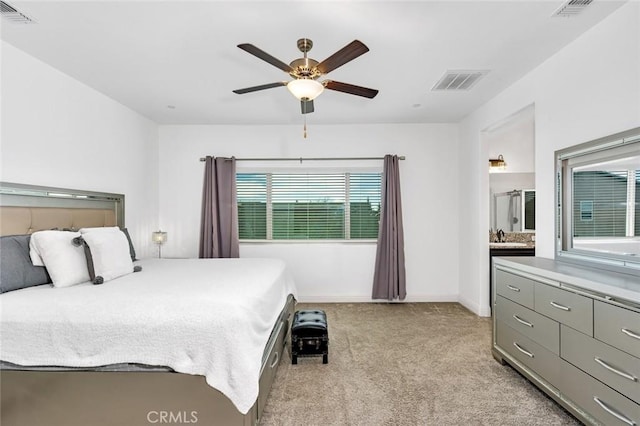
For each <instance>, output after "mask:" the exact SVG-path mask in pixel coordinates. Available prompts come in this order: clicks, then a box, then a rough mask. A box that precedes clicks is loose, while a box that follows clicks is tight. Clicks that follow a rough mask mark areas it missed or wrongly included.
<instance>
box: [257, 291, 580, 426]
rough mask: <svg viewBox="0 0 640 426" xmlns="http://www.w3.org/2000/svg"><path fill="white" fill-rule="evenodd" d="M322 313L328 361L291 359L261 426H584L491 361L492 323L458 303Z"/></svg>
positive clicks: (350, 307)
mask: <svg viewBox="0 0 640 426" xmlns="http://www.w3.org/2000/svg"><path fill="white" fill-rule="evenodd" d="M297 309H323V310H325V311H326V313H327V318H328V322H329V341H330V343H329V363H328V364H326V365H323V364H322V358H321V357H313V358H299V360H298V364H297V365H292V364H291V359H290V356H289V355H288V354H286V355H285V357H284V359H283V360H282V363H281V364H280V367H279V369H278V373H277V376H276V379H275V381H274V384H273V387H272V389H271V394H270V396H269V400H268V402H267V405H266V406H265V410H264V413H263V416H262V421H261V423H260V424H261V425H262V426H269V425H277V426H285V425H545V426H547V425H579V424H580V422H578V421H577V420H576V419H575V418H574V417H572V416H571V415H570V414H569V413H568V412H566V411H565V410H564V409H563V408H562V407H560V406H559V405H558V404H556V403H555V402H554V401H552V400H551V399H549V398H548V397H547V396H546V395H544V394H543V393H542V392H541V391H539V390H538V389H537V388H536V387H535V386H533V385H532V384H531V383H530V382H528V381H527V380H526V379H525V378H524V377H522V376H521V375H519V374H518V373H517V372H516V371H515V370H513V369H512V368H511V367H509V366H507V365H500V364H499V363H498V362H497V361H495V359H494V358H493V357H492V355H491V319H490V318H480V317H478V316H476V315H474V314H473V313H471V312H469V311H468V310H466V309H465V308H464V307H462V306H461V305H459V304H457V303H403V304H386V303H381V304H378V303H362V304H314V305H308V304H298V306H297Z"/></svg>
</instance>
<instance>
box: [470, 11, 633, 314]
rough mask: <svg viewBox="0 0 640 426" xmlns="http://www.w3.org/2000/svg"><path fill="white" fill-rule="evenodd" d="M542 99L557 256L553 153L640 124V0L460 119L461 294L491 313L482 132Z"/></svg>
mask: <svg viewBox="0 0 640 426" xmlns="http://www.w3.org/2000/svg"><path fill="white" fill-rule="evenodd" d="M532 103H534V104H535V137H536V141H535V173H536V191H537V192H536V255H537V256H542V257H547V258H553V257H554V204H553V198H554V152H555V151H556V150H558V149H561V148H565V147H568V146H571V145H575V144H578V143H582V142H586V141H589V140H592V139H596V138H598V137H602V136H605V135H608V134H612V133H616V132H620V131H623V130H627V129H630V128H634V127H637V126H639V125H640V3H639V2H629V3H627V4H625V5H624V6H622V7H621V8H620V9H618V10H616V11H615V12H614V13H613V14H612V15H611V16H609V17H608V18H607V19H605V20H603V21H602V22H601V23H599V24H598V25H596V26H595V27H594V28H592V29H590V30H589V31H588V32H586V33H585V34H583V35H582V36H581V37H579V38H578V39H576V40H575V41H574V42H572V43H571V44H569V45H568V46H567V47H566V48H564V49H563V50H562V51H560V52H558V53H557V54H556V55H555V56H553V57H552V58H550V59H548V60H547V61H546V62H545V63H543V64H542V65H540V66H539V67H538V68H536V69H535V70H533V71H532V72H530V73H529V74H527V75H526V76H525V77H524V78H522V79H521V80H520V81H518V82H517V83H515V84H514V85H512V86H511V87H509V88H508V89H507V90H505V91H504V92H502V93H501V94H500V95H498V96H497V97H495V98H494V99H492V100H491V101H490V102H488V103H487V104H485V105H483V106H482V107H481V108H479V109H478V110H476V111H475V112H474V113H473V114H471V115H469V116H468V117H467V118H466V119H465V120H464V121H463V122H461V124H460V129H459V130H460V140H461V148H460V153H461V156H460V161H461V169H462V171H463V175H462V176H461V179H460V208H461V212H462V213H461V218H460V231H461V232H460V236H461V238H460V242H459V244H460V247H461V250H460V263H461V264H465V265H466V267H465V268H464V269H463V270H462V272H461V276H460V300H461V301H462V302H463V303H464V304H465V306H467V307H469V308H470V309H472V310H473V311H474V312H476V313H479V314H481V315H488V314H489V290H488V289H489V282H488V277H489V263H488V261H487V259H488V253H489V248H488V243H487V238H486V224H487V223H489V204H488V202H489V198H488V197H487V196H486V194H487V193H488V191H489V190H488V188H489V186H488V185H489V179H488V175H489V174H488V171H487V167H486V162H487V158H488V155H489V148H488V143H487V141H486V139H485V138H484V137H483V136H482V134H481V133H482V131H483V130H485V129H487V128H489V127H490V126H492V125H493V124H494V123H497V122H499V121H500V120H502V119H504V118H505V117H508V116H509V115H511V114H513V113H514V112H516V111H519V110H520V109H522V108H524V107H525V106H527V105H530V104H532Z"/></svg>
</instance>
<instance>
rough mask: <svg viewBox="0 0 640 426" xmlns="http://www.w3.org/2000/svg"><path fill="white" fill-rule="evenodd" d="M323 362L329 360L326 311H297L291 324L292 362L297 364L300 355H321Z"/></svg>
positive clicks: (325, 362)
mask: <svg viewBox="0 0 640 426" xmlns="http://www.w3.org/2000/svg"><path fill="white" fill-rule="evenodd" d="M321 355H322V363H323V364H327V363H328V362H329V328H328V326H327V315H326V314H325V312H324V311H319V310H308V311H297V312H296V313H295V315H294V316H293V323H292V324H291V363H292V364H297V363H298V357H299V356H321Z"/></svg>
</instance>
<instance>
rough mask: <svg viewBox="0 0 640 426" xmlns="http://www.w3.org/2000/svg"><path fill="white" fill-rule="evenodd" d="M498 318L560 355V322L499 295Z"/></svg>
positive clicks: (497, 303) (497, 301) (497, 304)
mask: <svg viewBox="0 0 640 426" xmlns="http://www.w3.org/2000/svg"><path fill="white" fill-rule="evenodd" d="M496 318H497V319H498V321H502V322H504V323H505V324H507V325H508V326H509V327H511V328H513V329H514V330H516V331H518V332H520V333H521V334H523V335H524V336H526V337H528V338H529V339H531V340H533V341H534V342H536V343H539V344H541V345H542V346H544V347H545V348H547V349H549V350H550V351H551V352H553V353H554V354H556V355H560V324H558V323H557V322H556V321H554V320H551V319H549V318H547V317H545V316H543V315H540V314H539V313H537V312H534V311H532V310H531V309H528V308H525V307H524V306H521V305H518V304H517V303H514V302H512V301H511V300H509V299H505V298H504V297H502V296H498V297H497V299H496Z"/></svg>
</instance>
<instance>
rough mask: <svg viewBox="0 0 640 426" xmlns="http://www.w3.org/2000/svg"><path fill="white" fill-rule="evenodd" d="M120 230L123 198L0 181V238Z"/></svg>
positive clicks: (120, 195)
mask: <svg viewBox="0 0 640 426" xmlns="http://www.w3.org/2000/svg"><path fill="white" fill-rule="evenodd" d="M98 226H120V227H121V228H124V195H122V194H112V193H103V192H89V191H79V190H72V189H64V188H51V187H42V186H33V185H23V184H15V183H8V182H0V235H22V234H30V233H32V232H35V231H41V230H45V229H80V228H88V227H98Z"/></svg>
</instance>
